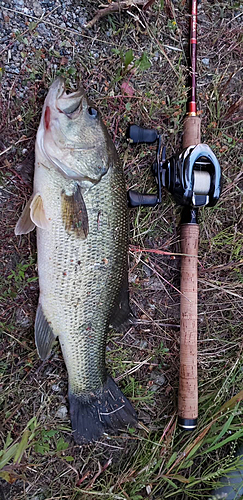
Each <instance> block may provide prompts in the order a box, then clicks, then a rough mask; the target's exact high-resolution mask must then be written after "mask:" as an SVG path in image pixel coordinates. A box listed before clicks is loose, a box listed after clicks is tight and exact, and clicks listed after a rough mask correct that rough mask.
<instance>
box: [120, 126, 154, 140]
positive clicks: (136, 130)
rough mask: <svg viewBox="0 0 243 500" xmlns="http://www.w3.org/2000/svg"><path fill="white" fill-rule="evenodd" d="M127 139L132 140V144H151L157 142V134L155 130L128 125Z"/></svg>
mask: <svg viewBox="0 0 243 500" xmlns="http://www.w3.org/2000/svg"><path fill="white" fill-rule="evenodd" d="M127 137H128V138H129V139H132V141H133V143H134V144H138V143H141V142H146V143H148V144H152V143H153V142H155V141H157V139H158V138H159V134H158V132H157V130H155V129H150V128H143V127H139V126H138V125H130V127H129V128H128V131H127Z"/></svg>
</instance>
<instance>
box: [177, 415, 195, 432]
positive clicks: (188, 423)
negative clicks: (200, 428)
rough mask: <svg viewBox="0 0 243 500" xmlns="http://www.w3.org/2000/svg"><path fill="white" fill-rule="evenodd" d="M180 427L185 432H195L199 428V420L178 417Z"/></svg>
mask: <svg viewBox="0 0 243 500" xmlns="http://www.w3.org/2000/svg"><path fill="white" fill-rule="evenodd" d="M178 425H179V427H180V428H181V429H183V430H184V431H193V430H194V429H195V428H196V427H197V418H183V417H178Z"/></svg>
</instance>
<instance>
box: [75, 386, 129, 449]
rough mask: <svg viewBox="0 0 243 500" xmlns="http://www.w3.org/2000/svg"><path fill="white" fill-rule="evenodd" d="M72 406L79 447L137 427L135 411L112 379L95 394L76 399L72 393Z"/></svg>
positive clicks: (76, 439)
mask: <svg viewBox="0 0 243 500" xmlns="http://www.w3.org/2000/svg"><path fill="white" fill-rule="evenodd" d="M69 404H70V415H71V422H72V428H73V431H74V439H75V441H76V443H78V444H85V443H88V442H92V441H96V440H98V439H99V438H100V437H101V436H102V434H104V432H107V433H114V432H117V431H118V429H124V428H126V427H127V426H129V425H131V426H135V425H136V423H137V416H136V413H135V410H134V409H133V407H132V405H131V403H130V402H129V401H128V399H127V398H126V397H125V396H124V395H123V394H122V392H121V390H120V389H119V387H118V386H117V385H116V383H115V382H114V380H113V379H112V378H111V377H107V380H106V382H105V383H104V385H103V386H102V389H101V390H99V391H98V392H96V393H95V394H94V393H92V394H83V395H80V396H76V395H75V394H73V393H72V392H71V391H70V390H69Z"/></svg>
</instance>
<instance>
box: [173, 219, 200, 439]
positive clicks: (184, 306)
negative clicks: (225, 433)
mask: <svg viewBox="0 0 243 500" xmlns="http://www.w3.org/2000/svg"><path fill="white" fill-rule="evenodd" d="M198 238H199V226H198V224H196V223H191V224H182V226H181V253H183V254H184V255H183V256H182V257H181V286H180V288H181V293H182V295H181V304H180V316H181V318H180V325H181V327H180V380H179V400H178V425H179V426H180V427H182V428H183V429H184V430H190V431H192V430H193V429H195V427H196V426H197V417H198V382H197V260H198Z"/></svg>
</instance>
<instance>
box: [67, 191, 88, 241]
mask: <svg viewBox="0 0 243 500" xmlns="http://www.w3.org/2000/svg"><path fill="white" fill-rule="evenodd" d="M62 220H63V222H64V226H65V229H66V231H67V232H68V233H69V234H72V233H74V234H75V236H76V237H77V238H80V239H81V240H85V239H86V238H87V236H88V232H89V221H88V213H87V209H86V205H85V202H84V199H83V196H82V192H81V187H80V186H79V184H77V185H76V187H75V191H74V192H73V193H72V194H71V196H68V195H67V194H66V193H65V191H62Z"/></svg>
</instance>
